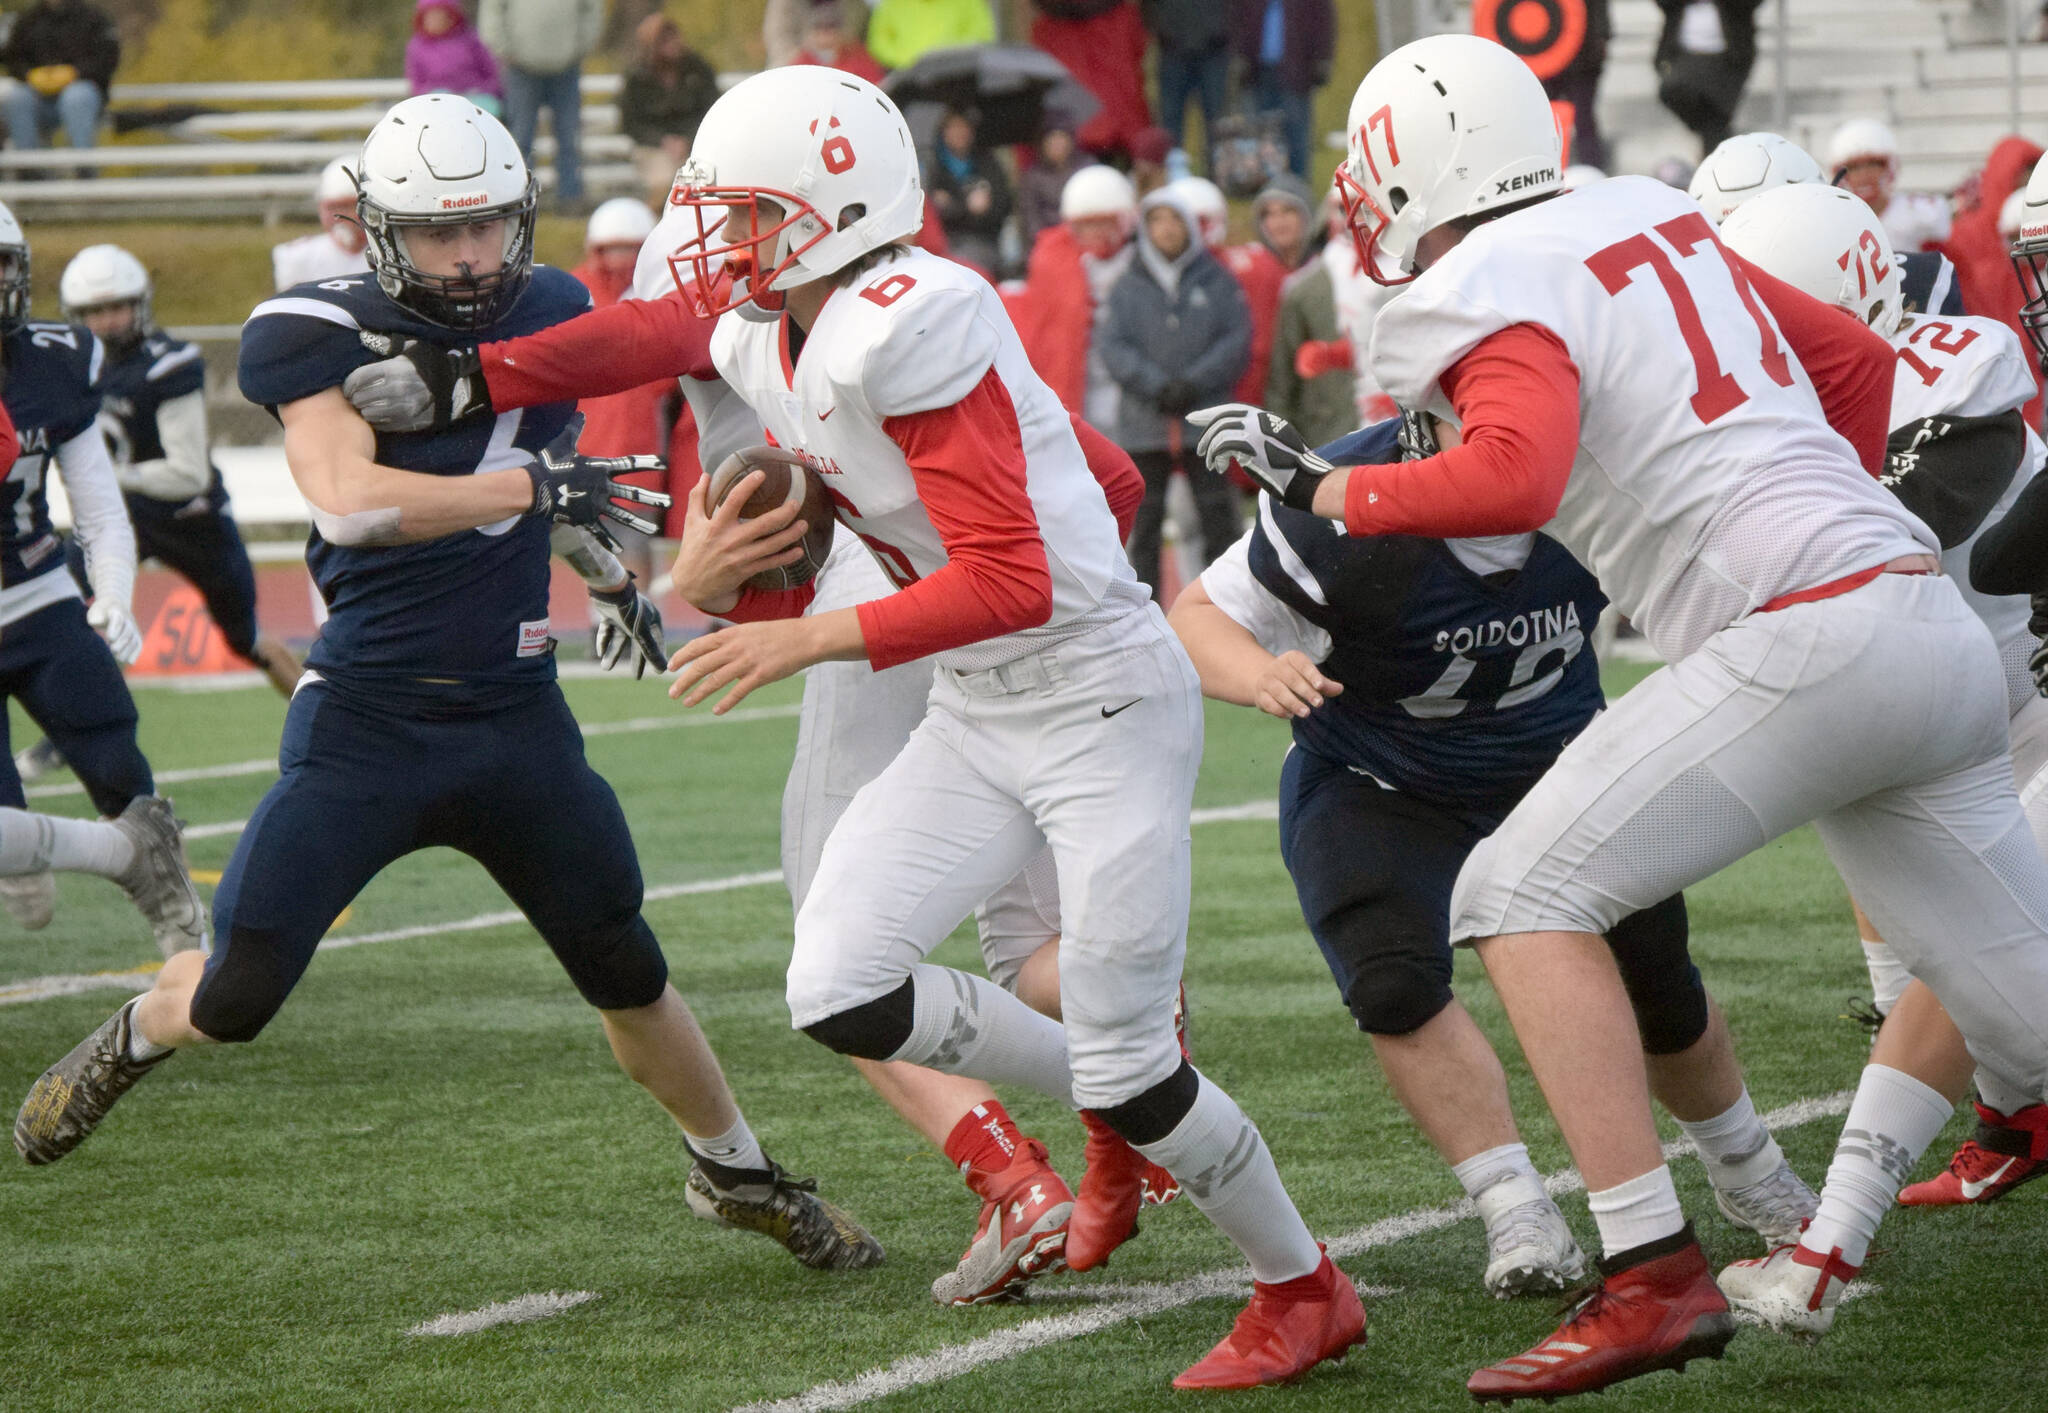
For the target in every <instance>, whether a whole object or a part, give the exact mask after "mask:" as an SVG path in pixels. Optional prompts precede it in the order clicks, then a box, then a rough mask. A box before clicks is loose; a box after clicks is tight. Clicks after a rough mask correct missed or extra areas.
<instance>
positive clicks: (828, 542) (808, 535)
mask: <svg viewBox="0 0 2048 1413" xmlns="http://www.w3.org/2000/svg"><path fill="white" fill-rule="evenodd" d="M755 471H760V472H762V473H764V475H765V476H766V478H767V479H765V480H764V481H762V482H761V484H760V485H759V486H758V487H756V488H755V490H754V493H753V494H752V495H750V496H748V497H747V503H746V504H745V505H743V506H741V507H740V519H742V520H752V519H754V518H755V517H756V516H760V515H766V514H767V513H768V512H769V511H771V510H773V509H775V507H777V506H779V505H787V504H788V503H789V502H791V501H792V500H794V501H800V502H802V504H803V510H802V512H801V513H800V514H799V516H798V517H797V518H798V519H800V520H802V521H803V522H804V524H805V526H806V527H808V528H806V529H805V531H804V537H803V541H802V544H801V548H802V550H803V552H804V553H803V558H801V559H799V560H797V561H796V562H795V563H794V564H785V565H783V566H782V567H781V568H780V569H764V570H762V571H761V572H760V573H759V574H756V575H754V576H753V577H752V578H750V579H748V580H747V583H748V584H749V585H751V586H752V587H753V588H756V589H794V588H795V587H797V585H799V584H808V583H810V582H811V580H812V579H813V578H814V577H815V576H816V575H817V572H818V571H819V570H820V569H823V568H824V567H825V556H827V555H828V554H830V553H831V552H832V527H833V524H834V516H833V514H832V502H831V500H830V498H829V497H828V496H826V494H825V482H824V479H823V478H822V477H820V476H819V475H818V474H817V473H816V472H814V471H812V470H811V468H810V467H808V466H806V465H804V463H803V460H802V458H800V457H797V456H795V455H793V454H791V453H790V452H786V451H784V450H783V449H782V448H781V447H775V446H750V447H742V448H741V449H740V450H738V451H736V452H734V453H733V454H732V455H731V456H728V457H727V458H726V459H725V460H724V461H722V462H720V463H719V465H718V469H717V470H716V471H713V472H712V473H711V483H710V484H709V485H708V486H706V487H705V488H704V498H705V503H706V504H707V505H709V506H710V507H711V509H713V510H717V509H718V507H719V504H720V502H722V501H724V499H725V498H726V497H727V496H728V495H730V494H731V493H732V488H733V487H734V486H736V485H738V484H739V483H740V482H741V481H742V480H744V479H746V477H747V476H748V475H749V474H750V473H752V472H755Z"/></svg>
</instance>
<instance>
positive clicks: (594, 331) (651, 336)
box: [477, 291, 718, 412]
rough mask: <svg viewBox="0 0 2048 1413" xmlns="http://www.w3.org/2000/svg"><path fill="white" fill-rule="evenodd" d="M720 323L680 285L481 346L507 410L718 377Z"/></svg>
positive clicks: (488, 381) (490, 381)
mask: <svg viewBox="0 0 2048 1413" xmlns="http://www.w3.org/2000/svg"><path fill="white" fill-rule="evenodd" d="M712 328H713V321H712V320H709V319H699V318H698V317H697V316H696V315H695V314H693V313H691V312H690V309H689V306H687V305H685V304H684V303H683V296H682V294H681V292H680V291H677V292H675V293H673V294H666V295H663V296H662V297H661V298H660V299H628V300H622V301H620V302H619V303H617V304H614V305H612V306H611V307H610V308H607V309H597V310H593V311H592V312H590V313H588V314H579V315H578V316H577V317H575V318H574V319H569V320H566V321H564V322H563V323H560V324H556V325H554V326H553V327H552V328H547V329H543V330H541V331H540V332H539V333H537V334H527V335H526V336H524V337H523V338H516V339H504V340H501V341H500V342H497V343H487V344H483V345H481V346H480V347H479V348H478V349H477V353H478V355H479V357H480V358H481V359H482V360H483V369H484V383H485V385H486V386H488V387H489V388H490V391H491V406H492V407H494V408H496V409H497V410H498V411H500V412H509V411H510V410H511V409H513V408H515V407H532V406H534V405H535V404H537V403H543V402H567V401H569V400H570V399H572V398H573V399H581V398H586V397H605V396H608V395H609V394H612V393H620V392H627V391H629V390H631V389H633V388H637V387H639V386H640V385H641V384H643V383H654V382H660V381H662V380H663V379H665V378H715V377H717V376H718V371H717V369H716V368H714V367H713V366H712V363H711V330H712Z"/></svg>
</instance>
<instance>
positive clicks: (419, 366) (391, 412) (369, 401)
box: [341, 329, 491, 432]
mask: <svg viewBox="0 0 2048 1413" xmlns="http://www.w3.org/2000/svg"><path fill="white" fill-rule="evenodd" d="M359 337H360V338H361V339H362V341H363V347H364V348H367V349H369V350H370V352H372V353H375V354H379V355H381V356H382V360H383V361H382V362H378V363H366V364H364V365H363V366H362V367H360V368H358V369H356V370H355V372H353V373H351V374H349V375H348V376H347V377H346V378H344V379H342V381H341V393H342V396H343V397H346V398H347V399H348V400H349V401H350V402H351V403H353V404H354V405H355V409H356V411H358V412H360V413H362V414H363V420H364V421H365V422H368V423H369V424H370V425H371V426H372V427H375V428H376V429H377V430H378V431H380V432H426V431H434V430H437V429H439V428H442V427H448V426H453V425H454V424H455V423H457V422H460V421H461V420H462V419H463V418H465V417H467V416H469V415H470V414H471V413H472V412H488V411H489V410H490V407H491V390H490V389H489V388H488V387H486V386H485V385H484V374H483V361H482V360H481V359H480V358H479V357H478V356H477V351H476V350H475V349H474V348H442V347H440V346H439V345H437V344H431V343H428V342H427V341H426V340H424V339H409V338H403V337H399V336H397V335H393V334H379V333H373V332H371V331H370V330H368V329H365V330H363V331H362V333H361V334H360V335H359Z"/></svg>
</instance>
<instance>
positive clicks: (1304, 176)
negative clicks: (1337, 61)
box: [1230, 0, 1337, 181]
mask: <svg viewBox="0 0 2048 1413" xmlns="http://www.w3.org/2000/svg"><path fill="white" fill-rule="evenodd" d="M1230 47H1231V49H1232V51H1233V52H1235V53H1236V55H1237V57H1238V58H1239V59H1240V60H1242V61H1243V63H1244V70H1245V77H1246V83H1245V87H1246V90H1247V91H1248V92H1249V93H1250V95H1251V101H1252V103H1253V105H1254V106H1255V107H1256V108H1257V110H1258V111H1259V112H1262V113H1274V112H1277V113H1278V114H1279V115H1280V128H1281V131H1282V133H1283V134H1284V135H1285V137H1286V141H1287V170H1288V171H1290V172H1292V173H1294V175H1295V176H1297V177H1299V178H1300V179H1301V180H1302V181H1307V180H1308V148H1309V126H1310V123H1311V121H1312V117H1311V112H1310V108H1311V105H1312V103H1313V102H1314V99H1315V91H1316V90H1317V89H1319V88H1321V87H1322V86H1323V85H1324V84H1325V83H1327V82H1329V79H1330V61H1331V59H1332V58H1333V57H1334V56H1335V54H1336V48H1337V12H1336V7H1335V6H1334V5H1332V4H1331V3H1330V0H1230Z"/></svg>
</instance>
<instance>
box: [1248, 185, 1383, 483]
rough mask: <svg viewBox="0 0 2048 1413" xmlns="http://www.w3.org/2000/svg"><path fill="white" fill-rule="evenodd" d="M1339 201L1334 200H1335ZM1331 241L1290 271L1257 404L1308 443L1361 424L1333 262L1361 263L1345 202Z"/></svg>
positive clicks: (1333, 216)
mask: <svg viewBox="0 0 2048 1413" xmlns="http://www.w3.org/2000/svg"><path fill="white" fill-rule="evenodd" d="M1332 205H1333V206H1335V203H1334V202H1333V203H1332ZM1328 218H1329V223H1330V229H1331V236H1330V240H1329V243H1328V244H1327V245H1325V246H1324V247H1323V251H1322V254H1321V256H1320V257H1319V258H1314V259H1311V260H1310V261H1309V262H1308V263H1307V264H1306V265H1303V266H1302V267H1301V268H1300V269H1299V270H1297V271H1295V272H1294V273H1293V274H1292V275H1290V276H1288V278H1287V283H1286V284H1285V285H1283V286H1281V290H1280V313H1279V317H1278V319H1277V320H1276V322H1275V324H1274V329H1273V349H1272V354H1271V356H1270V357H1269V358H1268V360H1267V363H1266V395H1265V399H1264V400H1263V401H1262V402H1261V403H1260V404H1259V405H1260V406H1262V407H1265V408H1269V409H1271V410H1272V411H1273V412H1275V413H1277V414H1279V415H1280V416H1282V417H1285V418H1286V419H1287V420H1288V421H1289V422H1292V423H1293V424H1294V427H1295V430H1297V431H1299V432H1300V433H1301V435H1302V436H1303V437H1304V438H1305V439H1306V440H1307V441H1308V444H1309V445H1310V446H1322V445H1323V444H1325V443H1326V442H1333V441H1335V440H1337V438H1339V437H1341V436H1343V435H1344V434H1345V433H1347V432H1351V431H1355V430H1357V428H1358V426H1359V416H1358V403H1357V400H1356V397H1355V389H1356V387H1357V382H1358V378H1357V375H1356V374H1355V373H1353V372H1352V369H1351V363H1352V354H1351V341H1350V340H1349V339H1347V338H1345V337H1344V330H1343V327H1342V326H1341V325H1340V324H1339V323H1338V322H1337V289H1336V285H1335V283H1334V281H1333V280H1332V279H1331V274H1330V271H1331V267H1332V265H1333V264H1334V263H1336V262H1337V261H1339V260H1348V261H1350V262H1351V263H1352V264H1354V265H1355V264H1356V263H1357V256H1356V254H1355V253H1354V252H1352V251H1351V250H1350V248H1349V247H1350V245H1351V238H1350V234H1349V230H1348V228H1347V227H1346V226H1345V225H1344V216H1343V210H1342V208H1341V207H1336V209H1334V210H1331V211H1330V212H1328Z"/></svg>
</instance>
